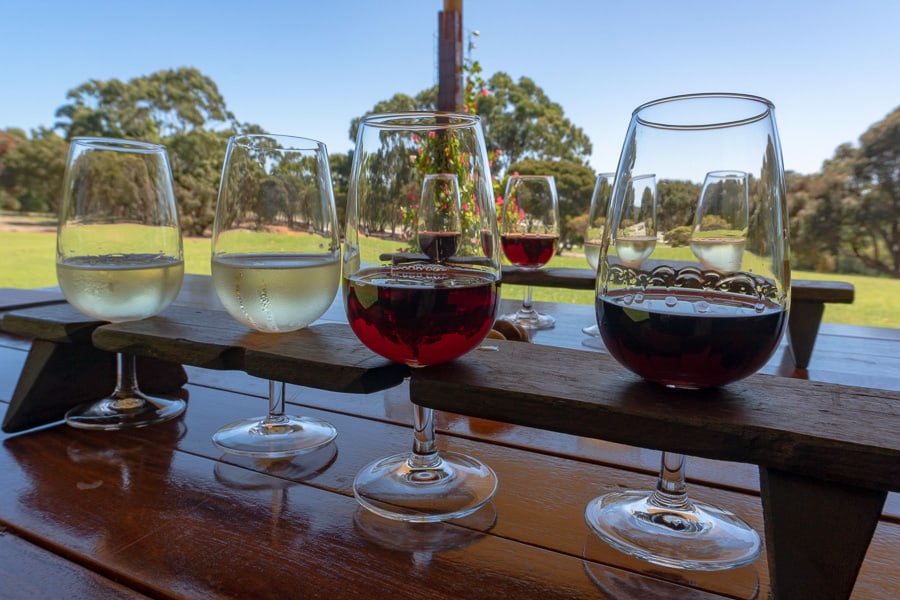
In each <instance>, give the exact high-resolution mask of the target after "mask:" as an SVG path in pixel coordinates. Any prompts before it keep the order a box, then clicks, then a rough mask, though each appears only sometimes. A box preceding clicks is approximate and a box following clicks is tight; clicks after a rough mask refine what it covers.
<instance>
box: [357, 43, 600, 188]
mask: <svg viewBox="0 0 900 600" xmlns="http://www.w3.org/2000/svg"><path fill="white" fill-rule="evenodd" d="M465 68H466V70H467V84H466V93H465V106H463V107H460V110H461V111H464V112H477V114H478V116H480V117H481V119H482V125H483V127H484V133H485V145H486V146H487V149H488V151H489V152H490V151H495V150H501V151H502V152H501V153H499V154H495V158H494V164H493V168H492V171H493V173H494V176H495V177H500V176H502V175H503V174H505V173H506V170H507V168H508V167H509V165H511V164H512V163H515V162H519V161H524V160H540V161H553V160H564V161H568V162H572V163H576V164H581V165H586V164H587V158H588V157H589V156H590V154H591V142H590V139H589V138H588V136H587V135H586V134H585V133H584V131H583V130H582V129H581V128H580V127H576V126H575V125H573V124H572V123H571V122H570V121H569V120H568V119H567V118H566V117H565V115H564V113H563V109H562V107H561V106H560V105H559V104H556V103H555V102H553V101H551V100H550V98H548V97H547V95H546V94H545V93H544V91H543V90H542V89H541V88H540V87H538V86H537V84H535V83H534V81H533V80H531V79H529V78H527V77H522V78H520V79H519V82H518V83H515V82H513V80H512V78H511V77H510V76H509V75H507V74H506V73H502V72H500V73H496V74H494V75H493V76H492V77H491V78H490V80H488V81H486V82H485V81H484V80H483V79H481V77H480V75H479V74H480V72H481V67H480V65H479V64H478V63H477V62H474V61H467V63H466V67H465ZM436 105H437V86H435V87H432V88H429V89H426V90H423V91H421V92H419V93H418V94H417V95H416V96H414V97H413V96H409V95H406V94H394V96H393V97H391V98H390V99H389V100H382V101H381V102H378V103H377V104H376V105H375V106H374V107H373V108H372V110H371V111H369V112H368V113H366V114H374V113H383V112H402V111H410V110H434V108H435V106H436ZM360 120H361V118H360V119H354V120H353V121H352V123H351V124H350V132H349V133H350V139H351V140H354V141H355V140H356V132H357V129H358V128H359V122H360ZM492 154H494V153H492Z"/></svg>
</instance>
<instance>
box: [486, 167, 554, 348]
mask: <svg viewBox="0 0 900 600" xmlns="http://www.w3.org/2000/svg"><path fill="white" fill-rule="evenodd" d="M500 243H501V245H502V247H503V254H504V255H505V256H506V260H508V261H509V262H510V263H512V264H513V265H514V266H516V267H520V268H523V269H530V270H536V269H540V268H541V267H543V266H544V265H546V264H547V263H548V262H550V259H551V258H553V255H555V254H556V249H557V248H558V247H559V201H558V198H557V195H556V179H555V178H554V177H553V176H552V175H518V174H515V175H511V176H510V177H509V179H508V180H507V182H506V193H505V194H504V197H503V208H502V214H501V218H500ZM531 291H532V289H531V286H530V285H529V286H526V287H525V297H524V298H523V300H522V307H521V308H520V309H519V310H517V311H516V312H514V313H512V314H509V315H504V316H503V317H502V318H503V319H506V320H509V321H512V322H513V323H515V324H517V325H519V326H521V327H523V328H524V329H526V330H535V329H550V328H552V327H553V326H554V325H555V324H556V319H555V318H554V317H553V316H552V315H546V314H543V313H540V312H538V311H537V310H535V309H534V307H533V306H532V303H531Z"/></svg>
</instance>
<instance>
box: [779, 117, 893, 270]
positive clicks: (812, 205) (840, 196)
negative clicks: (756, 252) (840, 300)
mask: <svg viewBox="0 0 900 600" xmlns="http://www.w3.org/2000/svg"><path fill="white" fill-rule="evenodd" d="M787 182H788V207H789V211H790V227H791V252H792V257H793V263H794V265H795V266H797V267H800V268H814V269H817V270H821V271H825V272H834V271H838V272H862V273H872V274H882V275H888V276H890V277H894V278H900V107H898V108H896V109H895V110H894V111H893V112H891V113H890V114H889V115H888V116H887V117H885V119H883V120H882V121H880V122H878V123H875V124H874V125H872V126H871V127H870V128H869V129H868V130H867V131H866V132H865V133H863V135H862V136H861V137H860V145H859V147H854V146H852V145H851V144H843V145H841V146H839V147H838V148H837V149H836V150H835V153H834V156H833V157H832V158H831V159H830V160H828V161H826V162H825V164H824V165H823V169H822V172H821V173H817V174H814V175H810V176H806V177H804V176H798V175H795V174H788V177H787Z"/></svg>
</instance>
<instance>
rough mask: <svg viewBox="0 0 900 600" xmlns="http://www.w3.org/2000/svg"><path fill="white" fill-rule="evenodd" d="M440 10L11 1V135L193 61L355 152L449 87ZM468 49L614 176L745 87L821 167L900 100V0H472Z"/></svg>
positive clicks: (363, 4)
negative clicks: (93, 93)
mask: <svg viewBox="0 0 900 600" xmlns="http://www.w3.org/2000/svg"><path fill="white" fill-rule="evenodd" d="M442 6H443V0H316V1H315V2H311V1H306V0H283V1H281V2H276V1H273V0H243V1H235V0H218V1H216V2H213V1H209V0H154V1H153V2H132V1H130V0H129V1H122V0H82V1H79V2H69V1H50V0H27V1H23V0H0V30H2V32H3V33H2V46H3V56H2V57H0V85H2V90H0V128H7V127H20V128H23V129H25V130H30V129H32V128H36V127H38V126H41V125H44V126H51V125H52V124H53V122H54V120H55V117H54V114H55V112H56V109H57V108H59V107H60V106H61V105H63V104H64V103H65V102H66V98H65V95H66V92H67V91H68V90H70V89H72V88H75V87H77V86H79V85H80V84H82V83H84V82H86V81H88V80H90V79H101V80H107V79H112V78H118V79H121V80H128V79H130V78H133V77H137V76H141V75H147V74H149V73H152V72H154V71H157V70H160V69H166V68H174V67H179V66H193V67H196V68H198V69H200V71H202V72H203V73H204V74H205V75H207V76H209V77H210V78H212V79H213V81H215V82H216V84H217V85H218V86H219V90H220V92H221V93H222V95H223V97H224V98H225V101H226V103H227V105H228V108H229V109H230V110H231V111H232V112H233V113H235V115H236V116H237V118H238V119H239V120H241V121H246V122H252V123H258V124H259V125H262V126H263V127H264V128H265V129H267V130H268V131H270V132H272V133H282V134H292V135H301V136H306V137H312V138H316V139H320V140H322V141H324V142H325V143H326V144H328V147H329V149H330V150H331V152H332V153H334V152H345V151H347V150H348V149H349V148H350V147H351V146H352V142H351V140H350V139H349V138H348V130H349V125H350V121H351V119H353V118H354V117H357V116H359V115H361V114H363V113H365V112H366V111H368V110H370V109H371V108H372V107H373V106H374V105H375V103H377V102H378V101H380V100H384V99H387V98H389V97H390V96H392V95H393V94H394V93H395V92H404V93H407V94H410V95H414V94H416V93H418V92H419V91H421V90H422V89H425V88H427V87H429V86H431V85H433V84H434V83H435V82H436V77H437V71H436V38H435V34H436V24H437V13H438V11H439V10H440V9H441V8H442ZM463 20H464V26H465V28H466V30H467V31H469V32H472V31H476V30H477V31H478V32H479V34H480V35H479V36H478V37H477V38H473V40H474V42H475V44H476V46H477V47H476V49H475V50H474V53H473V57H474V58H475V59H476V60H478V61H479V62H480V63H481V65H482V67H483V69H484V72H485V75H491V74H493V73H495V72H497V71H504V72H506V73H508V74H509V75H511V76H512V77H513V78H515V79H518V78H519V77H521V76H527V77H530V78H531V79H533V80H534V81H535V82H536V83H537V84H538V85H539V86H540V87H541V88H543V90H544V91H545V92H546V94H547V95H548V96H549V98H550V99H551V100H553V101H554V102H557V103H558V104H560V105H561V106H562V107H563V109H564V111H565V114H566V116H567V117H568V118H569V119H570V120H571V121H572V122H573V123H575V124H576V125H578V126H579V127H581V128H583V129H584V131H585V132H586V133H587V134H588V136H589V137H590V139H591V141H592V143H593V146H594V153H593V155H592V157H591V160H590V162H591V166H593V167H594V169H596V170H598V171H608V170H614V168H615V164H616V162H617V160H618V155H619V151H620V150H621V144H622V138H623V136H624V134H625V128H626V126H627V124H628V119H629V116H630V114H631V111H632V110H633V109H634V108H635V107H636V106H637V105H639V104H641V103H643V102H645V101H647V100H651V99H654V98H659V97H663V96H669V95H673V94H680V93H689V92H701V91H734V92H745V93H752V94H757V95H761V96H765V97H767V98H769V99H770V100H772V101H773V102H774V103H775V105H776V116H777V120H778V125H779V129H780V134H781V141H782V148H783V153H784V160H785V167H786V168H788V169H792V170H795V171H798V172H801V173H810V172H815V171H818V170H819V169H820V167H821V164H822V161H823V160H825V159H827V158H829V157H831V156H832V154H833V152H834V149H835V148H836V147H837V146H838V145H839V144H841V143H844V142H851V143H855V142H856V141H857V140H858V138H859V136H860V135H861V134H862V133H863V132H864V131H865V130H866V129H868V127H869V126H870V125H872V124H873V123H875V122H877V121H879V120H881V119H882V118H884V117H885V116H886V115H887V114H888V113H890V112H891V111H892V110H893V109H894V108H896V107H898V106H900V35H898V34H897V24H898V23H900V2H897V1H896V0H854V1H853V2H848V1H846V0H844V1H840V2H839V1H835V0H819V1H808V0H755V1H750V0H744V1H741V2H734V1H729V0H627V1H626V0H555V1H547V0H464V4H463Z"/></svg>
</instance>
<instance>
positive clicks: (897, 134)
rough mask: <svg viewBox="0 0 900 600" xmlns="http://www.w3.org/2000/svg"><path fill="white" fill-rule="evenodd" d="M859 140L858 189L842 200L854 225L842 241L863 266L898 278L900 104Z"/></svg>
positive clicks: (899, 268) (899, 256)
mask: <svg viewBox="0 0 900 600" xmlns="http://www.w3.org/2000/svg"><path fill="white" fill-rule="evenodd" d="M859 140H860V144H861V145H860V148H859V154H858V160H857V161H856V163H855V168H854V171H853V175H854V177H855V179H856V183H857V186H858V190H859V191H858V193H857V194H854V195H852V196H850V197H848V198H847V199H846V200H845V203H844V210H845V211H846V212H847V213H849V214H852V215H854V219H853V220H854V222H855V225H856V226H855V227H851V228H848V229H847V230H846V231H845V238H844V239H845V243H846V246H847V247H848V248H849V251H850V252H851V253H852V254H853V256H855V257H856V258H857V259H859V260H860V261H861V262H862V263H863V264H864V265H865V266H866V267H868V268H870V269H873V270H875V271H877V272H879V273H883V274H885V275H890V276H891V277H895V278H900V107H898V108H896V109H894V111H893V112H892V113H891V114H889V115H888V116H887V117H885V118H884V119H883V120H882V121H879V122H878V123H875V124H874V125H872V127H870V128H869V130H868V131H866V132H865V133H864V134H863V135H862V136H861V137H860V138H859Z"/></svg>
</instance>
